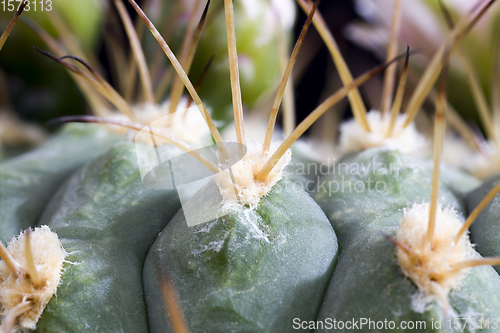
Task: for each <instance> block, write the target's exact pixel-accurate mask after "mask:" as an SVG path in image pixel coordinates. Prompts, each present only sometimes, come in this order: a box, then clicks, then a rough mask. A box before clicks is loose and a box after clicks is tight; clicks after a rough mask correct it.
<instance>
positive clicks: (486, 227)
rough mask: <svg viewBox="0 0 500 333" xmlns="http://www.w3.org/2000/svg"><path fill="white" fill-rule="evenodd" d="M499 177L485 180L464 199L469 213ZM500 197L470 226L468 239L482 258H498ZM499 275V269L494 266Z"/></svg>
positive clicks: (499, 248)
mask: <svg viewBox="0 0 500 333" xmlns="http://www.w3.org/2000/svg"><path fill="white" fill-rule="evenodd" d="M499 178H500V177H499V176H498V175H495V176H492V177H490V178H489V179H487V180H486V181H485V182H484V183H483V185H481V186H480V187H478V188H477V189H475V190H473V191H471V192H469V194H468V195H467V196H466V197H465V203H466V205H467V208H468V209H469V211H472V210H473V209H474V208H476V206H477V205H478V204H479V202H480V201H481V200H482V199H483V197H484V196H485V195H486V194H487V193H488V192H489V191H490V190H491V189H492V188H493V187H494V186H495V185H496V184H497V183H498V180H499ZM499 205H500V196H499V195H496V196H495V198H494V199H493V200H492V201H491V202H490V203H489V204H488V205H487V206H486V207H485V208H484V209H483V211H482V212H481V213H480V214H479V216H478V217H477V218H476V220H475V221H474V223H472V225H471V226H470V235H471V236H470V237H471V240H472V242H473V243H474V244H476V250H477V251H478V252H479V253H481V255H482V256H484V257H499V256H500V223H499V221H500V209H499ZM495 269H496V271H497V272H498V273H500V267H498V266H495Z"/></svg>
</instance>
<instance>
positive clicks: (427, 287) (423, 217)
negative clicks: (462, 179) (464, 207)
mask: <svg viewBox="0 0 500 333" xmlns="http://www.w3.org/2000/svg"><path fill="white" fill-rule="evenodd" d="M429 209H430V205H429V204H428V203H422V204H414V205H413V207H411V208H410V209H407V210H405V211H404V216H403V218H402V220H401V224H400V226H399V229H398V231H397V234H396V236H397V240H398V242H399V243H401V244H402V245H404V246H405V247H406V248H407V249H408V250H409V251H405V250H403V249H402V248H401V247H399V246H398V250H397V256H398V262H399V266H400V267H401V269H402V271H403V273H404V275H406V276H407V277H408V278H410V279H411V280H412V281H413V282H414V283H415V285H417V287H418V288H419V290H420V292H421V293H422V294H423V296H432V298H434V299H436V300H437V301H438V303H439V304H440V306H441V307H442V308H443V309H444V310H446V311H450V310H451V309H450V307H449V302H448V293H449V292H450V290H452V289H454V288H457V287H458V286H459V285H460V282H461V281H462V279H463V277H464V273H465V271H466V270H460V271H456V270H453V269H452V266H453V264H456V263H458V262H462V261H465V260H468V259H470V258H472V254H473V250H472V246H471V243H470V241H469V237H468V236H467V235H466V234H463V235H462V237H461V238H460V240H459V242H458V243H456V244H455V241H454V238H455V236H456V235H457V233H458V231H459V230H460V228H461V227H462V223H461V221H460V219H459V218H458V215H457V213H456V211H455V210H454V209H453V208H443V207H441V205H439V206H438V208H437V214H436V224H435V230H434V236H433V237H434V238H433V242H432V246H431V242H430V241H429V239H428V238H427V237H428V235H427V230H428V224H429ZM407 252H409V253H407ZM432 298H431V299H432ZM420 299H422V300H425V299H427V300H429V298H428V297H422V298H420ZM424 305H425V304H420V306H419V307H422V306H424Z"/></svg>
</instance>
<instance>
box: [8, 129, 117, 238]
mask: <svg viewBox="0 0 500 333" xmlns="http://www.w3.org/2000/svg"><path fill="white" fill-rule="evenodd" d="M119 140H120V138H119V137H117V136H114V135H112V134H110V133H109V132H108V131H107V130H106V129H105V128H103V127H102V126H97V125H90V126H89V125H82V124H69V125H66V126H64V128H63V129H61V130H60V131H59V132H58V133H57V134H56V135H55V136H54V137H52V138H51V139H50V140H48V141H47V142H45V143H44V144H43V145H42V146H40V147H39V148H37V149H35V150H32V151H30V152H28V153H25V154H23V155H20V156H18V157H16V158H12V159H9V160H5V161H3V162H1V163H0V220H1V221H2V223H1V224H0V239H1V240H2V241H4V242H5V241H8V240H10V239H11V238H12V237H13V236H15V235H17V234H19V231H21V229H24V228H27V227H29V226H34V225H35V224H36V223H37V221H38V219H39V218H40V216H41V215H42V212H43V209H44V208H45V206H46V205H47V202H48V201H49V200H50V198H51V197H52V195H53V194H54V193H55V192H56V190H57V188H58V187H59V186H60V185H61V184H62V183H63V182H64V180H65V179H66V178H68V177H69V176H70V175H71V173H73V172H74V171H75V170H76V169H78V168H79V167H81V166H82V165H83V164H84V163H86V162H88V161H89V160H91V159H92V158H94V157H96V156H98V155H99V154H102V153H103V152H105V151H106V150H107V149H109V147H111V146H112V145H113V144H114V143H116V142H118V141H119Z"/></svg>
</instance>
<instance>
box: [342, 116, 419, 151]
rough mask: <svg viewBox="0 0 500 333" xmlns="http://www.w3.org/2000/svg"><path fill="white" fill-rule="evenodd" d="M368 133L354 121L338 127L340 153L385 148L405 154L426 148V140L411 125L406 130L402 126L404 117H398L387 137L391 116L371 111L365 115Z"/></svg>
mask: <svg viewBox="0 0 500 333" xmlns="http://www.w3.org/2000/svg"><path fill="white" fill-rule="evenodd" d="M366 117H367V121H368V124H369V125H370V132H366V131H365V130H364V128H362V127H361V126H360V125H359V124H358V123H357V122H356V121H355V120H350V121H347V122H345V123H343V124H341V125H340V149H341V150H342V153H344V154H345V153H349V152H357V151H363V150H366V149H369V148H374V147H386V148H388V149H394V150H399V151H401V152H403V153H405V154H409V153H412V152H417V151H422V150H424V149H425V148H426V147H427V146H428V143H427V140H426V139H425V138H424V137H423V136H422V135H421V134H420V133H419V132H418V131H417V129H416V127H415V125H414V124H413V123H411V124H410V125H409V126H407V127H406V128H403V125H404V123H405V121H406V117H407V116H406V115H404V114H403V115H399V116H398V118H397V119H396V123H395V125H394V130H393V133H392V136H391V137H387V129H388V128H389V124H390V120H391V115H390V114H386V115H382V114H381V113H380V112H379V111H376V110H371V111H370V112H368V113H367V115H366Z"/></svg>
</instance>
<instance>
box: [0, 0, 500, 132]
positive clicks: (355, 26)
mask: <svg viewBox="0 0 500 333" xmlns="http://www.w3.org/2000/svg"><path fill="white" fill-rule="evenodd" d="M39 1H40V0H39ZM43 1H46V2H47V1H48V0H43ZM43 1H42V2H43ZM4 2H5V3H4ZM48 2H50V4H51V8H52V10H50V11H49V10H48V7H47V5H48V3H45V4H44V5H45V6H46V8H45V10H44V11H42V10H41V9H40V6H39V8H38V10H36V11H35V10H34V8H33V4H31V8H30V9H31V10H30V11H25V12H24V13H23V15H22V19H21V20H20V21H19V23H18V24H17V25H16V27H15V28H14V30H13V32H12V34H11V36H10V37H9V39H8V40H7V42H6V44H5V46H4V47H3V49H2V51H1V52H0V81H1V82H2V83H1V84H2V86H1V87H0V89H1V90H2V94H0V99H1V100H0V108H1V107H2V106H3V107H4V108H9V109H11V110H12V111H14V112H15V113H16V114H17V115H19V117H20V118H21V119H23V120H25V121H28V122H34V123H38V124H44V123H45V122H47V121H49V120H50V119H53V118H55V117H59V116H63V115H73V114H86V113H87V114H88V113H90V112H91V109H90V108H89V105H88V103H87V100H86V99H85V97H84V95H83V94H82V92H81V90H80V89H79V87H78V86H77V85H76V84H75V83H74V80H73V79H72V78H71V76H70V75H69V74H68V72H67V70H65V69H64V68H63V67H62V66H61V65H58V64H56V63H55V62H54V61H52V60H50V59H48V58H46V57H44V56H43V55H41V54H40V53H38V52H37V51H36V50H35V49H34V48H33V46H36V47H38V48H40V49H42V50H45V51H48V52H53V50H51V49H50V48H49V47H48V46H47V44H46V43H45V42H44V41H43V40H42V39H41V38H40V37H39V36H38V35H37V33H35V32H34V31H33V29H32V28H30V27H29V26H28V25H31V26H33V24H34V23H35V22H36V24H38V25H39V26H40V27H41V29H43V31H45V32H47V33H48V34H49V35H51V36H52V37H53V38H54V40H56V41H57V42H58V43H60V44H61V45H63V46H64V47H66V48H67V50H68V54H69V53H71V52H70V51H69V50H74V48H71V47H70V46H68V45H67V44H68V43H70V42H68V40H73V41H75V42H76V43H77V45H79V46H80V47H81V49H82V50H83V53H82V54H84V55H86V56H87V57H86V59H85V60H86V61H87V62H88V63H90V64H91V65H92V66H93V67H94V68H95V69H96V70H97V71H98V72H99V73H100V74H101V75H102V76H103V77H104V78H105V79H106V80H107V81H109V82H110V83H111V85H112V86H113V87H115V88H116V89H117V90H118V91H119V92H121V93H123V92H124V90H126V89H129V90H130V89H132V92H130V91H129V92H128V96H129V97H128V98H127V99H128V100H129V101H130V102H131V103H139V102H141V98H142V92H141V88H140V84H139V79H138V77H137V75H133V74H130V75H131V76H126V75H124V74H123V72H124V68H127V66H128V64H129V63H128V61H129V59H131V58H132V55H131V54H132V51H131V48H130V44H129V41H128V38H127V35H126V33H125V30H124V28H123V25H122V23H121V20H120V17H119V15H118V13H117V10H116V7H115V6H114V4H113V1H106V0H52V1H48ZM179 2H180V1H177V2H176V1H174V0H169V1H160V0H142V1H138V3H139V5H141V7H143V8H144V9H145V11H146V12H147V13H148V15H149V16H150V17H151V19H152V20H153V22H154V23H155V24H157V25H158V27H159V30H160V31H162V33H163V34H164V36H165V38H166V40H167V42H168V43H169V44H170V45H171V47H172V49H173V51H174V52H175V53H176V54H180V52H181V51H180V50H181V47H182V41H183V37H184V34H185V32H186V27H187V25H188V22H189V17H190V14H189V13H190V10H191V9H192V6H193V5H194V4H195V3H197V2H196V0H183V1H182V3H181V4H180V5H179V4H178V3H179ZM201 2H202V3H205V1H201ZM444 2H445V3H446V5H447V6H448V7H449V9H450V12H451V13H452V16H453V18H454V19H458V18H459V17H461V16H463V15H464V14H465V13H467V11H468V10H470V8H471V7H472V6H473V5H474V3H475V1H469V0H450V1H444ZM124 3H125V5H126V8H127V10H128V12H129V15H130V17H131V18H132V21H133V22H135V24H136V27H137V31H138V35H139V37H140V39H141V41H142V45H143V49H144V53H145V54H146V59H147V61H148V64H149V65H150V69H151V70H152V71H153V72H152V73H151V75H152V80H153V85H154V86H155V88H158V87H159V85H161V84H163V85H164V88H162V89H159V88H158V90H161V91H157V96H156V97H157V102H161V101H163V100H165V99H167V98H168V96H169V94H168V91H169V89H168V88H169V87H170V85H171V82H170V83H166V84H165V83H164V82H167V81H168V78H169V76H170V81H172V80H173V78H172V76H173V74H171V70H170V67H169V66H170V65H169V64H168V62H167V60H166V57H165V56H164V55H163V53H162V52H160V51H159V50H160V48H159V47H158V44H157V43H156V42H155V41H154V39H153V38H152V36H151V35H150V33H149V31H147V29H146V28H145V26H144V25H143V24H142V22H140V21H139V20H138V18H137V15H136V13H135V11H134V10H133V9H132V7H131V6H129V4H128V2H127V1H124ZM6 4H7V5H8V0H6V1H2V2H0V30H1V31H3V29H5V27H6V26H7V24H8V22H9V20H10V19H11V17H12V15H13V14H14V12H13V11H10V10H8V9H9V8H8V7H7V8H6ZM17 5H18V4H17V3H16V8H17ZM266 6H267V7H266ZM392 6H393V0H339V1H326V0H324V1H322V2H321V3H320V5H319V11H320V12H321V14H322V15H323V16H324V18H325V20H326V22H327V24H328V27H329V29H330V30H331V32H332V33H333V35H334V37H335V39H336V42H337V44H338V46H339V48H340V50H341V52H342V54H343V56H344V58H345V60H346V62H347V64H348V66H349V68H350V70H351V72H352V74H353V76H355V77H356V76H358V75H360V74H362V73H363V72H365V71H366V70H368V69H370V68H372V67H373V66H375V65H376V64H378V63H380V62H382V61H383V60H384V58H385V47H386V44H387V40H388V34H389V29H390V23H391V14H392ZM221 9H222V0H219V1H212V2H211V5H210V10H209V13H208V16H207V22H206V25H205V27H204V30H203V33H202V36H201V41H200V44H199V47H198V51H197V53H196V57H195V60H194V62H193V67H192V70H191V71H190V77H191V79H192V81H193V82H196V81H197V80H198V79H199V77H200V76H201V73H202V72H203V68H204V67H205V65H206V63H207V62H208V60H209V58H210V57H211V56H214V61H213V63H212V66H211V67H210V68H209V69H208V72H207V77H206V78H205V79H204V81H203V82H202V84H201V85H200V87H199V89H200V95H201V98H202V99H203V100H204V101H207V103H208V104H209V106H211V109H212V113H213V114H214V115H215V117H216V118H217V119H218V120H220V121H222V122H223V123H227V122H229V121H230V119H229V118H230V114H231V112H230V111H231V105H230V104H231V99H230V98H231V97H230V86H229V72H228V70H227V60H226V59H227V51H226V50H225V44H224V43H225V38H226V36H225V34H224V30H223V29H224V21H223V17H222V16H221V15H222V14H223V12H222V10H221ZM202 10H203V4H202V6H201V7H200V8H199V13H198V14H199V15H200V14H201V11H202ZM235 12H236V29H237V34H239V35H237V37H238V49H239V51H241V53H242V54H243V55H242V54H240V71H241V72H242V88H243V94H244V96H243V97H244V102H245V106H246V111H247V112H250V111H251V110H254V109H256V108H258V107H259V106H262V105H268V104H269V103H267V104H266V103H265V102H264V101H265V99H266V97H267V98H268V99H269V96H270V95H272V93H273V92H274V91H275V88H276V82H277V81H279V78H280V75H281V73H282V71H281V70H280V63H279V59H278V57H277V56H276V54H278V53H279V52H278V51H279V50H278V48H277V44H279V43H277V42H276V39H275V38H280V37H279V36H280V35H282V36H281V38H283V40H284V41H285V42H286V45H287V47H288V50H289V51H288V52H290V50H291V47H292V46H293V43H294V42H295V40H296V38H297V37H298V35H299V34H300V30H301V28H302V25H303V24H304V22H305V20H306V15H305V14H304V12H303V11H302V10H301V9H300V7H299V6H298V5H297V4H296V3H295V2H294V1H292V0H263V1H260V0H259V1H253V0H252V1H250V0H235ZM248 12H254V13H253V14H251V15H250V14H248ZM498 12H499V10H498V8H494V9H493V10H492V11H491V12H490V13H488V15H487V16H486V17H485V18H484V19H483V20H482V21H481V22H480V24H479V25H478V27H477V28H475V29H474V31H473V32H472V33H471V35H470V36H469V37H468V38H467V39H466V40H465V42H464V50H465V51H466V54H467V57H469V58H470V60H471V62H472V64H473V66H474V69H475V71H476V73H477V75H478V77H479V80H480V83H481V87H482V89H483V91H484V94H485V96H486V98H487V100H488V101H489V103H490V102H491V101H492V99H493V98H494V97H495V93H494V89H493V82H494V78H495V77H497V76H498V70H496V69H495V59H496V58H498V53H497V51H496V50H497V49H498V36H499V31H500V20H498V19H495V18H498V15H497V13H498ZM252 15H253V16H252ZM247 16H249V17H247ZM250 16H252V17H250ZM273 20H279V21H280V26H281V27H282V29H283V32H277V30H276V29H275V26H276V22H274V21H273ZM255 27H258V28H259V29H257V28H255ZM221 29H222V30H221ZM448 31H449V29H448V28H447V26H446V23H445V21H444V19H443V15H442V13H441V11H440V9H439V6H438V2H437V0H404V1H403V9H402V23H401V33H400V38H399V41H400V50H401V51H403V50H404V49H405V48H406V44H409V45H410V47H411V48H412V49H420V50H421V51H420V54H418V55H415V56H413V57H412V59H411V60H410V61H411V64H412V67H413V68H414V70H415V73H416V74H417V75H418V74H419V73H421V71H422V69H423V68H425V65H426V63H427V62H428V61H429V59H430V57H431V56H432V54H433V53H434V51H435V50H436V49H437V48H438V46H439V45H440V44H441V43H442V41H444V38H445V36H446V34H447V32H448ZM266 35H269V36H271V37H269V40H267V41H266V40H265V39H266V38H264V37H263V36H266ZM263 40H264V41H263ZM266 43H267V44H266ZM263 45H264V46H263ZM497 63H498V61H497ZM127 75H128V74H127ZM126 78H132V79H133V80H134V81H133V82H134V83H133V84H132V86H130V85H127V83H126V82H125V81H126V80H125V79H126ZM293 78H294V92H295V96H294V99H295V106H296V118H297V119H296V120H297V122H298V121H300V120H302V119H303V118H304V117H305V116H306V115H307V114H308V113H309V112H310V111H311V110H313V109H314V108H315V107H316V106H317V105H318V104H319V103H320V102H321V101H322V99H324V98H325V97H326V96H327V94H330V93H333V92H334V91H335V90H336V89H338V88H339V87H340V86H341V83H340V80H339V78H338V75H337V72H336V69H335V67H334V65H333V62H332V60H331V57H330V54H329V52H328V50H327V49H326V47H325V45H324V43H323V42H322V40H321V38H320V36H319V34H318V33H317V31H316V30H315V28H314V27H311V29H310V31H309V33H308V35H307V37H306V40H305V42H304V45H303V48H302V51H301V53H300V55H299V58H298V60H297V64H296V67H295V69H294V73H293ZM382 79H383V76H382V75H380V76H379V77H377V78H375V79H372V80H371V81H370V82H368V83H367V84H365V85H364V86H363V87H361V88H360V91H361V94H362V96H363V99H364V100H365V102H366V104H367V107H368V108H376V109H377V108H379V106H380V95H381V90H382ZM169 84H170V85H169ZM412 85H414V83H413V84H412V83H411V80H410V83H409V87H408V90H409V91H410V92H411V87H412ZM130 87H132V88H130ZM448 90H449V94H448V96H449V100H450V103H451V104H452V105H453V106H454V107H455V108H456V109H457V110H458V111H459V113H460V114H462V115H463V117H465V118H466V119H467V121H468V122H470V123H474V124H479V121H478V116H477V111H476V108H475V105H474V102H473V99H472V95H471V93H470V88H469V86H468V84H467V80H466V77H465V74H464V71H463V68H462V66H461V64H460V62H459V61H458V60H457V59H453V62H452V68H451V71H450V80H449V89H448ZM162 91H163V92H162ZM221 91H222V92H221ZM335 109H336V111H335V114H336V116H337V117H340V118H348V117H350V109H349V106H348V103H345V102H344V103H340V104H339V105H338V106H337V107H336V108H335ZM425 109H426V110H428V112H432V110H433V106H432V105H431V104H426V105H425ZM269 110H270V109H269ZM266 112H267V113H268V112H269V111H265V110H264V111H262V113H263V114H266ZM479 126H480V125H479ZM335 129H336V126H329V127H328V128H327V129H324V128H323V129H322V130H321V129H319V130H317V131H320V132H321V131H323V132H324V131H331V132H332V133H333V132H335ZM313 131H314V129H313ZM320 135H321V134H320ZM323 135H325V134H323ZM332 135H333V134H332Z"/></svg>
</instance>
